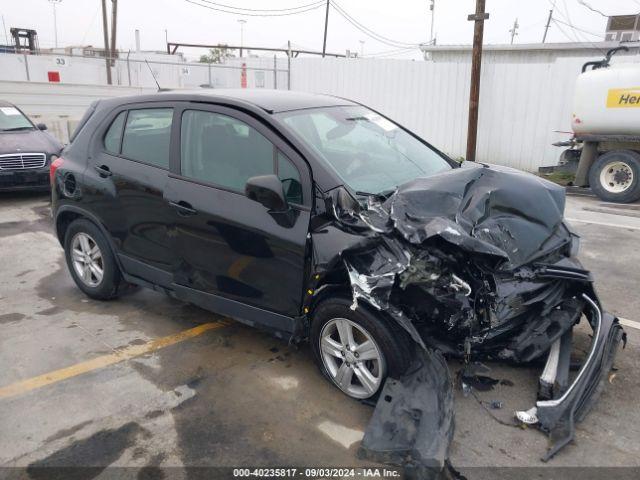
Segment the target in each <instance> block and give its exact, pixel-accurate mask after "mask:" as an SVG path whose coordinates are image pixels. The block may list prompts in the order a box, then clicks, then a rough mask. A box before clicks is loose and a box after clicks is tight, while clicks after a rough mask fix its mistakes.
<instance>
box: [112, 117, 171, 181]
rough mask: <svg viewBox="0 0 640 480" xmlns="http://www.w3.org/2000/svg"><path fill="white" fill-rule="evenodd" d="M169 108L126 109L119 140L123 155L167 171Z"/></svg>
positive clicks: (169, 132) (169, 136)
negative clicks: (122, 131)
mask: <svg viewBox="0 0 640 480" xmlns="http://www.w3.org/2000/svg"><path fill="white" fill-rule="evenodd" d="M172 118H173V109H172V108H146V109H141V110H129V116H128V117H127V124H126V126H125V128H124V135H123V138H122V155H123V156H125V157H127V158H130V159H132V160H138V161H140V162H144V163H148V164H151V165H155V166H157V167H161V168H167V169H168V168H169V140H170V138H171V120H172Z"/></svg>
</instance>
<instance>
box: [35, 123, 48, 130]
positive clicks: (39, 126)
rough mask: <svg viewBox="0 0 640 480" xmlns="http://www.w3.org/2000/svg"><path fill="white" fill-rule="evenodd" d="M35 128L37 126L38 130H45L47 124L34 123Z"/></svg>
mask: <svg viewBox="0 0 640 480" xmlns="http://www.w3.org/2000/svg"><path fill="white" fill-rule="evenodd" d="M36 128H37V129H38V130H46V129H47V126H46V125H45V124H44V123H38V124H37V125H36Z"/></svg>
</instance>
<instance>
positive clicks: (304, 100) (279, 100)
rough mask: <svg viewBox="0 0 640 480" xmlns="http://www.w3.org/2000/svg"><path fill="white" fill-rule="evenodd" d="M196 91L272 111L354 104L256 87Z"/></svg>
mask: <svg viewBox="0 0 640 480" xmlns="http://www.w3.org/2000/svg"><path fill="white" fill-rule="evenodd" d="M197 93H198V94H200V95H203V94H204V95H211V96H213V97H225V98H231V99H234V100H240V101H243V102H247V103H251V104H253V105H255V106H256V107H258V108H261V109H263V110H266V111H268V112H272V113H276V112H285V111H289V110H301V109H304V108H317V107H334V106H340V105H354V103H353V102H351V101H349V100H345V99H343V98H338V97H334V96H331V95H319V94H316V93H306V92H296V91H291V90H264V89H257V88H252V89H247V88H234V89H216V90H213V89H202V90H198V91H197Z"/></svg>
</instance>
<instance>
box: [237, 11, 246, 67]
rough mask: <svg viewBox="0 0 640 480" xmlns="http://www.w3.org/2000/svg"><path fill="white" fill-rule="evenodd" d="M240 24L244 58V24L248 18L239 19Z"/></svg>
mask: <svg viewBox="0 0 640 480" xmlns="http://www.w3.org/2000/svg"><path fill="white" fill-rule="evenodd" d="M238 23H239V24H240V58H242V47H244V24H245V23H247V21H246V20H244V19H242V18H241V19H240V20H238Z"/></svg>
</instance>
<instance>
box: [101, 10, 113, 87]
mask: <svg viewBox="0 0 640 480" xmlns="http://www.w3.org/2000/svg"><path fill="white" fill-rule="evenodd" d="M102 33H103V36H104V62H105V65H106V66H107V83H108V84H109V85H111V61H110V60H109V57H110V55H109V27H108V25H107V0H102Z"/></svg>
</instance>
